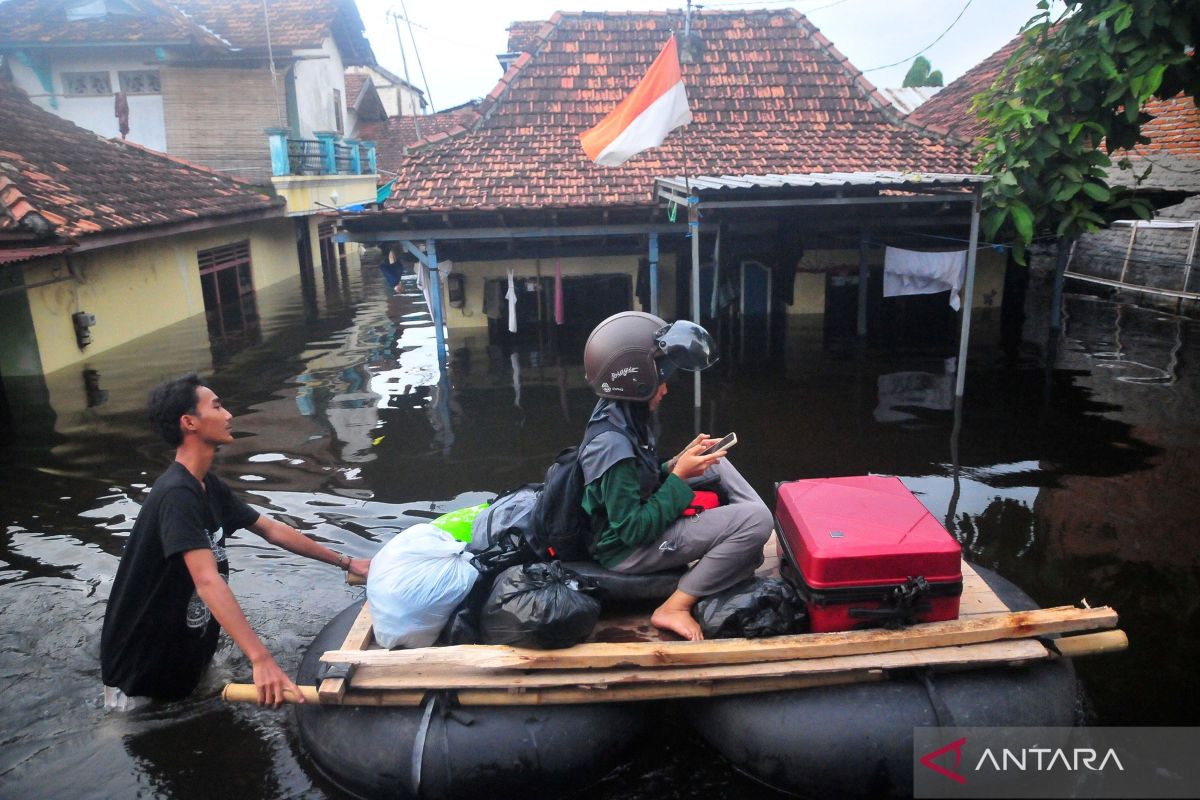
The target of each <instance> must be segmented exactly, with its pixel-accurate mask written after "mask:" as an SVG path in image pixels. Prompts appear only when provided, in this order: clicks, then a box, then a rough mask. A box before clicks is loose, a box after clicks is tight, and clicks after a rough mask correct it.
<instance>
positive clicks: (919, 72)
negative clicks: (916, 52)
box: [900, 56, 942, 89]
mask: <svg viewBox="0 0 1200 800" xmlns="http://www.w3.org/2000/svg"><path fill="white" fill-rule="evenodd" d="M930 69H932V65H931V64H930V63H929V59H928V58H926V57H925V56H917V57H916V58H914V59H913V63H912V66H911V67H909V68H908V72H907V73H905V75H904V82H903V83H901V84H900V86H901V88H904V89H908V88H911V87H913V86H941V85H942V71H941V70H940V69H938V70H933V71H932V72H930Z"/></svg>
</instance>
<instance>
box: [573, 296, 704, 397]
mask: <svg viewBox="0 0 1200 800" xmlns="http://www.w3.org/2000/svg"><path fill="white" fill-rule="evenodd" d="M715 351H716V347H715V345H714V343H713V340H712V337H711V336H709V335H708V331H706V330H704V328H702V327H700V326H699V325H697V324H696V323H694V322H689V321H687V320H678V321H676V322H673V323H670V324H668V323H667V322H666V320H664V319H662V318H660V317H656V316H654V315H653V314H646V313H643V312H641V311H622V312H621V313H619V314H614V315H613V316H611V317H609V318H608V319H606V320H604V321H603V322H601V323H600V324H599V325H597V326H596V327H595V329H594V330H593V331H592V333H591V335H590V336H588V340H587V344H586V345H584V348H583V373H584V378H585V380H587V383H588V385H589V386H591V387H592V391H593V392H595V393H596V394H597V395H598V396H600V397H607V398H610V399H612V400H632V401H635V402H642V403H644V402H647V401H649V400H650V398H651V397H652V396H653V395H654V393H655V392H656V391H657V390H658V387H659V384H661V383H662V382H663V381H665V380H666V379H667V377H669V375H670V374H671V372H673V371H674V370H675V369H677V368H678V369H686V370H692V371H696V370H702V369H705V368H707V367H709V366H711V365H712V364H713V362H715V361H716V352H715Z"/></svg>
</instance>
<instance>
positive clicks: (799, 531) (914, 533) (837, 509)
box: [775, 475, 962, 633]
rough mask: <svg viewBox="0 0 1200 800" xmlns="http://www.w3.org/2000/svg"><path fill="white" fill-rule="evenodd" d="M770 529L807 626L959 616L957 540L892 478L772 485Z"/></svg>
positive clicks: (843, 627)
mask: <svg viewBox="0 0 1200 800" xmlns="http://www.w3.org/2000/svg"><path fill="white" fill-rule="evenodd" d="M775 529H776V530H777V531H778V532H779V540H780V541H781V542H782V543H783V546H784V550H785V552H786V554H787V560H788V562H789V563H790V564H791V566H792V567H794V568H795V569H796V570H797V571H798V572H799V575H798V576H795V577H798V578H799V580H798V581H797V583H798V586H797V588H798V589H799V591H800V593H801V594H802V595H804V599H805V602H806V604H807V606H808V613H809V618H810V620H811V622H812V631H813V632H814V633H820V632H825V631H844V630H851V629H853V628H869V627H878V626H880V625H901V624H909V623H912V622H934V621H937V620H946V619H957V618H958V602H959V598H960V597H961V595H962V551H961V548H960V547H959V544H958V542H957V541H955V540H954V538H953V537H952V536H950V534H949V533H947V532H946V529H945V528H943V527H942V525H941V524H940V523H939V522H938V521H937V520H936V519H934V517H933V515H932V514H930V513H929V512H928V511H927V510H926V509H925V506H923V505H921V501H920V500H918V499H917V498H916V497H914V496H913V494H912V492H910V491H908V489H906V488H905V487H904V484H903V483H901V482H900V479H899V478H884V477H878V476H874V475H868V476H860V477H852V478H818V479H814V480H803V481H792V482H790V483H781V484H778V485H777V486H776V489H775Z"/></svg>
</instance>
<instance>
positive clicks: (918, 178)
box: [655, 171, 988, 197]
mask: <svg viewBox="0 0 1200 800" xmlns="http://www.w3.org/2000/svg"><path fill="white" fill-rule="evenodd" d="M987 180H988V176H987V175H969V174H959V173H944V172H886V171H885V172H809V173H795V174H783V175H781V174H774V173H770V174H766V175H720V176H709V175H700V176H697V177H694V178H684V177H682V176H675V177H670V178H656V179H655V193H656V194H657V193H658V191H659V190H666V191H668V192H670V193H672V194H679V195H684V196H686V195H687V194H689V193H690V194H693V195H696V196H697V197H704V196H705V195H713V194H720V195H724V194H756V193H759V192H763V191H770V192H771V193H772V194H773V195H775V194H776V193H777V192H778V191H779V190H787V189H806V190H811V189H818V190H845V189H851V190H868V191H869V190H876V191H878V190H882V189H891V190H897V191H904V190H906V189H908V190H916V191H919V190H922V189H928V188H931V187H933V188H942V189H962V188H967V187H972V186H975V185H977V184H981V183H984V182H986V181H987Z"/></svg>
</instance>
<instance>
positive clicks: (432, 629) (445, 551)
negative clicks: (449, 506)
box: [367, 523, 479, 648]
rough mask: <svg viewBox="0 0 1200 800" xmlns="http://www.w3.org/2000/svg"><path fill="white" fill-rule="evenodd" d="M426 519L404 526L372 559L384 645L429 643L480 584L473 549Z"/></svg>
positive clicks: (372, 591) (371, 593)
mask: <svg viewBox="0 0 1200 800" xmlns="http://www.w3.org/2000/svg"><path fill="white" fill-rule="evenodd" d="M465 547H466V543H465V542H460V541H457V540H456V539H455V538H454V537H453V536H451V535H450V534H449V533H446V532H445V531H443V530H441V529H440V528H436V527H434V526H433V525H429V524H427V523H421V524H419V525H414V526H412V527H411V528H409V529H408V530H406V531H401V532H400V533H398V534H396V536H395V537H394V538H393V539H392V540H391V541H390V542H388V543H387V544H385V545H384V546H383V548H382V549H380V551H379V552H378V553H376V554H375V557H374V558H372V559H371V572H370V574H369V575H368V577H367V602H369V603H370V605H371V620H372V623H373V624H374V627H375V639H376V641H378V642H379V643H380V644H381V645H383V646H384V647H388V648H392V647H428V646H429V645H431V644H433V642H434V640H436V639H437V637H438V634H439V633H441V630H442V628H443V627H444V626H445V625H446V621H447V620H449V619H450V614H451V612H452V611H454V608H455V606H457V605H458V604H459V603H460V602H462V599H463V598H464V597H466V596H467V592H469V591H471V587H472V586H474V585H475V579H476V578H478V577H479V572H478V571H477V570H476V569H475V567H473V566H471V560H470V558H471V554H470V553H466V552H463V550H464V548H465Z"/></svg>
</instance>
